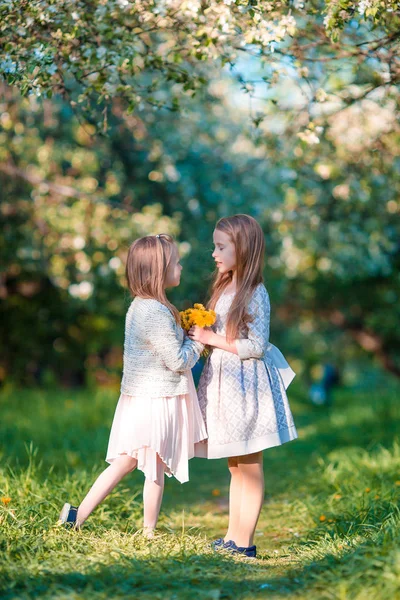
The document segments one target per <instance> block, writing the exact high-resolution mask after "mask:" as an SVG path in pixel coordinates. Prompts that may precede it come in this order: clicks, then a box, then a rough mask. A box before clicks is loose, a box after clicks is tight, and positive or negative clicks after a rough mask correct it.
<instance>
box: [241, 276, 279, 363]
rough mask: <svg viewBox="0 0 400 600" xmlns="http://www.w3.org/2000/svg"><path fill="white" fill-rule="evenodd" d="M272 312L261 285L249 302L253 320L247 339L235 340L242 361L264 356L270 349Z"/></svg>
mask: <svg viewBox="0 0 400 600" xmlns="http://www.w3.org/2000/svg"><path fill="white" fill-rule="evenodd" d="M270 312H271V307H270V302H269V296H268V292H267V290H266V289H265V287H264V286H263V285H259V286H258V287H257V288H256V289H255V291H254V293H253V296H252V298H251V300H250V302H249V307H248V313H249V315H250V316H251V317H252V319H253V320H252V321H251V322H250V323H248V333H247V337H246V338H242V339H237V340H235V343H236V349H237V353H238V356H239V358H240V359H241V360H245V359H247V358H262V357H263V356H264V354H265V352H266V351H267V349H268V347H269V323H270Z"/></svg>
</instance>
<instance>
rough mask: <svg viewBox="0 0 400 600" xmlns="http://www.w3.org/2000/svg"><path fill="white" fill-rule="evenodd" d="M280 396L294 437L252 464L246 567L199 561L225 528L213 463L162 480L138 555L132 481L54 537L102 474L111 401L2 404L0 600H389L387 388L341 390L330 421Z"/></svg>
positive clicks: (395, 568)
mask: <svg viewBox="0 0 400 600" xmlns="http://www.w3.org/2000/svg"><path fill="white" fill-rule="evenodd" d="M290 391H291V394H290V399H291V404H292V408H293V412H294V415H295V419H296V424H297V426H298V430H299V435H300V437H299V440H296V441H294V442H291V443H289V444H285V445H284V446H282V447H280V448H273V449H271V450H267V451H266V452H265V453H264V461H265V462H264V464H265V475H266V495H265V505H264V508H263V511H262V514H261V519H260V522H259V527H258V530H257V533H256V543H257V548H258V552H259V558H258V559H257V560H254V561H251V560H245V559H240V558H236V559H234V558H232V557H229V556H223V555H221V554H214V553H212V552H211V550H210V546H209V542H210V540H212V539H214V538H215V537H219V536H220V535H221V534H223V533H224V531H225V529H226V526H227V506H228V502H227V499H228V483H229V479H228V471H227V468H226V461H224V460H218V461H205V460H201V459H195V460H193V461H192V463H191V481H190V482H189V483H187V484H184V485H180V484H179V483H177V482H176V481H175V480H172V479H171V480H170V479H168V480H167V483H166V489H165V495H164V502H163V507H162V513H161V518H160V528H159V534H158V536H157V537H156V538H155V539H154V540H152V541H151V542H149V541H145V540H143V538H141V536H140V535H139V534H138V533H137V530H138V528H139V527H140V526H141V519H142V506H141V488H142V484H143V476H142V474H141V473H140V472H139V473H132V474H131V475H130V476H128V477H127V478H126V479H125V480H124V481H123V482H122V483H121V484H120V486H119V487H118V488H117V489H116V491H115V492H114V493H113V494H112V495H111V496H110V497H109V498H108V499H107V500H106V501H105V502H104V503H103V504H102V505H101V506H100V507H99V508H98V509H97V511H96V512H95V513H94V514H93V515H92V517H91V518H90V519H89V521H88V522H87V526H86V527H85V528H84V529H83V530H82V531H81V532H72V531H66V530H64V529H62V528H59V527H57V526H56V525H55V522H56V519H57V516H58V513H59V510H60V507H61V506H62V504H63V503H64V501H66V500H70V501H72V502H78V500H79V499H81V498H82V497H83V495H84V494H85V493H86V491H87V489H88V487H89V486H90V485H91V483H92V482H93V480H94V478H95V477H96V475H97V474H98V473H100V471H101V470H102V469H103V468H104V467H105V463H104V462H103V461H104V455H105V451H106V445H107V440H108V433H109V428H110V425H111V419H112V416H113V412H114V408H115V403H116V399H117V393H115V392H111V391H98V392H96V393H91V392H88V391H65V390H62V391H60V390H55V391H22V390H8V391H3V392H2V393H1V394H0V404H1V415H2V416H1V422H0V444H1V445H0V459H1V470H0V497H1V498H2V499H1V501H0V544H1V551H0V562H1V574H0V596H1V598H2V599H3V600H6V599H11V598H21V599H24V600H25V599H28V598H38V597H40V598H60V599H61V598H65V599H68V600H78V599H81V598H93V599H96V600H100V599H110V598H134V599H153V598H160V599H161V598H162V599H171V600H172V599H173V598H176V599H178V600H181V599H182V600H183V599H186V598H187V599H189V598H190V599H193V598H194V599H200V600H201V599H213V600H215V599H219V598H221V599H224V598H226V599H230V598H232V599H234V598H235V599H236V598H238V599H239V598H240V599H242V600H244V599H248V600H250V599H254V598H271V599H278V598H288V597H293V598H303V599H306V598H307V600H309V599H310V598H312V599H314V598H315V599H318V600H319V599H323V598H329V599H331V598H332V599H333V598H338V599H341V600H344V599H351V600H353V599H357V600H361V599H365V600H367V599H368V600H374V599H377V600H386V599H388V600H392V599H395V598H400V530H399V498H400V440H399V437H400V436H399V428H400V426H399V423H400V405H399V401H398V399H399V393H400V387H399V386H397V387H396V386H395V385H394V384H393V385H390V386H389V385H388V387H387V388H386V389H385V390H376V391H371V392H364V393H362V392H357V393H356V392H351V391H346V390H341V391H338V392H337V393H336V396H335V403H334V406H333V408H331V409H326V408H322V407H313V406H311V405H310V404H309V403H308V402H307V400H306V398H305V396H304V395H303V394H302V392H301V389H300V388H299V387H297V388H296V386H295V385H294V386H293V387H291V389H290ZM9 499H10V500H9Z"/></svg>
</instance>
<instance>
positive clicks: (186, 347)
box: [121, 297, 204, 401]
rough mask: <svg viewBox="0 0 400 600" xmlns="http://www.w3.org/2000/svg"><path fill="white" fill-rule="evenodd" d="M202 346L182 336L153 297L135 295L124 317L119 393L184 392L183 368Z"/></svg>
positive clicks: (164, 307) (144, 394)
mask: <svg viewBox="0 0 400 600" xmlns="http://www.w3.org/2000/svg"><path fill="white" fill-rule="evenodd" d="M203 349H204V346H203V344H200V343H199V342H194V341H193V340H191V339H190V338H185V336H184V332H183V329H182V328H181V327H180V326H179V325H177V323H176V321H175V318H174V316H173V315H172V313H171V312H170V310H169V309H168V308H167V307H166V306H165V305H164V304H162V303H161V302H158V300H155V299H147V298H146V299H144V298H138V297H136V298H135V299H134V300H133V301H132V303H131V305H130V307H129V309H128V312H127V315H126V321H125V342H124V368H123V375H122V382H121V393H123V394H129V395H130V396H136V397H137V396H143V400H144V401H145V400H146V397H151V398H155V397H162V396H177V395H179V394H187V393H188V391H189V387H188V380H187V376H186V374H185V371H187V370H188V369H190V368H191V367H193V366H194V365H195V363H196V362H197V361H198V359H199V357H200V353H201V352H202V351H203Z"/></svg>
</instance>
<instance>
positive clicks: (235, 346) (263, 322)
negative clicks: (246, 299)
mask: <svg viewBox="0 0 400 600" xmlns="http://www.w3.org/2000/svg"><path fill="white" fill-rule="evenodd" d="M270 310H271V308H270V303H269V297H268V292H267V290H266V289H265V287H264V286H259V287H258V288H257V289H256V290H255V292H254V294H253V297H252V298H251V300H250V303H249V308H248V312H249V315H250V316H251V317H252V319H253V320H252V321H251V323H249V324H248V333H247V337H246V338H242V339H237V340H234V341H232V342H228V341H227V339H226V337H225V336H222V335H218V334H216V333H214V332H213V331H211V330H210V329H200V328H199V327H196V328H192V329H191V330H190V331H189V335H190V337H191V339H193V340H196V341H200V342H201V343H203V344H208V345H209V346H214V348H220V349H221V350H225V351H226V352H232V353H233V354H237V355H238V356H239V358H240V359H241V360H245V359H247V358H262V356H263V355H264V353H265V351H266V350H267V348H268V346H269V321H270Z"/></svg>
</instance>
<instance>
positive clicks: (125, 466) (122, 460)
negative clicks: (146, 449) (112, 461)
mask: <svg viewBox="0 0 400 600" xmlns="http://www.w3.org/2000/svg"><path fill="white" fill-rule="evenodd" d="M117 460H118V463H119V466H120V467H121V469H122V470H123V472H124V474H125V475H127V474H128V473H132V471H134V470H135V469H136V467H137V460H136V458H132V456H128V455H127V454H121V455H120V456H119V457H118V459H117Z"/></svg>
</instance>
